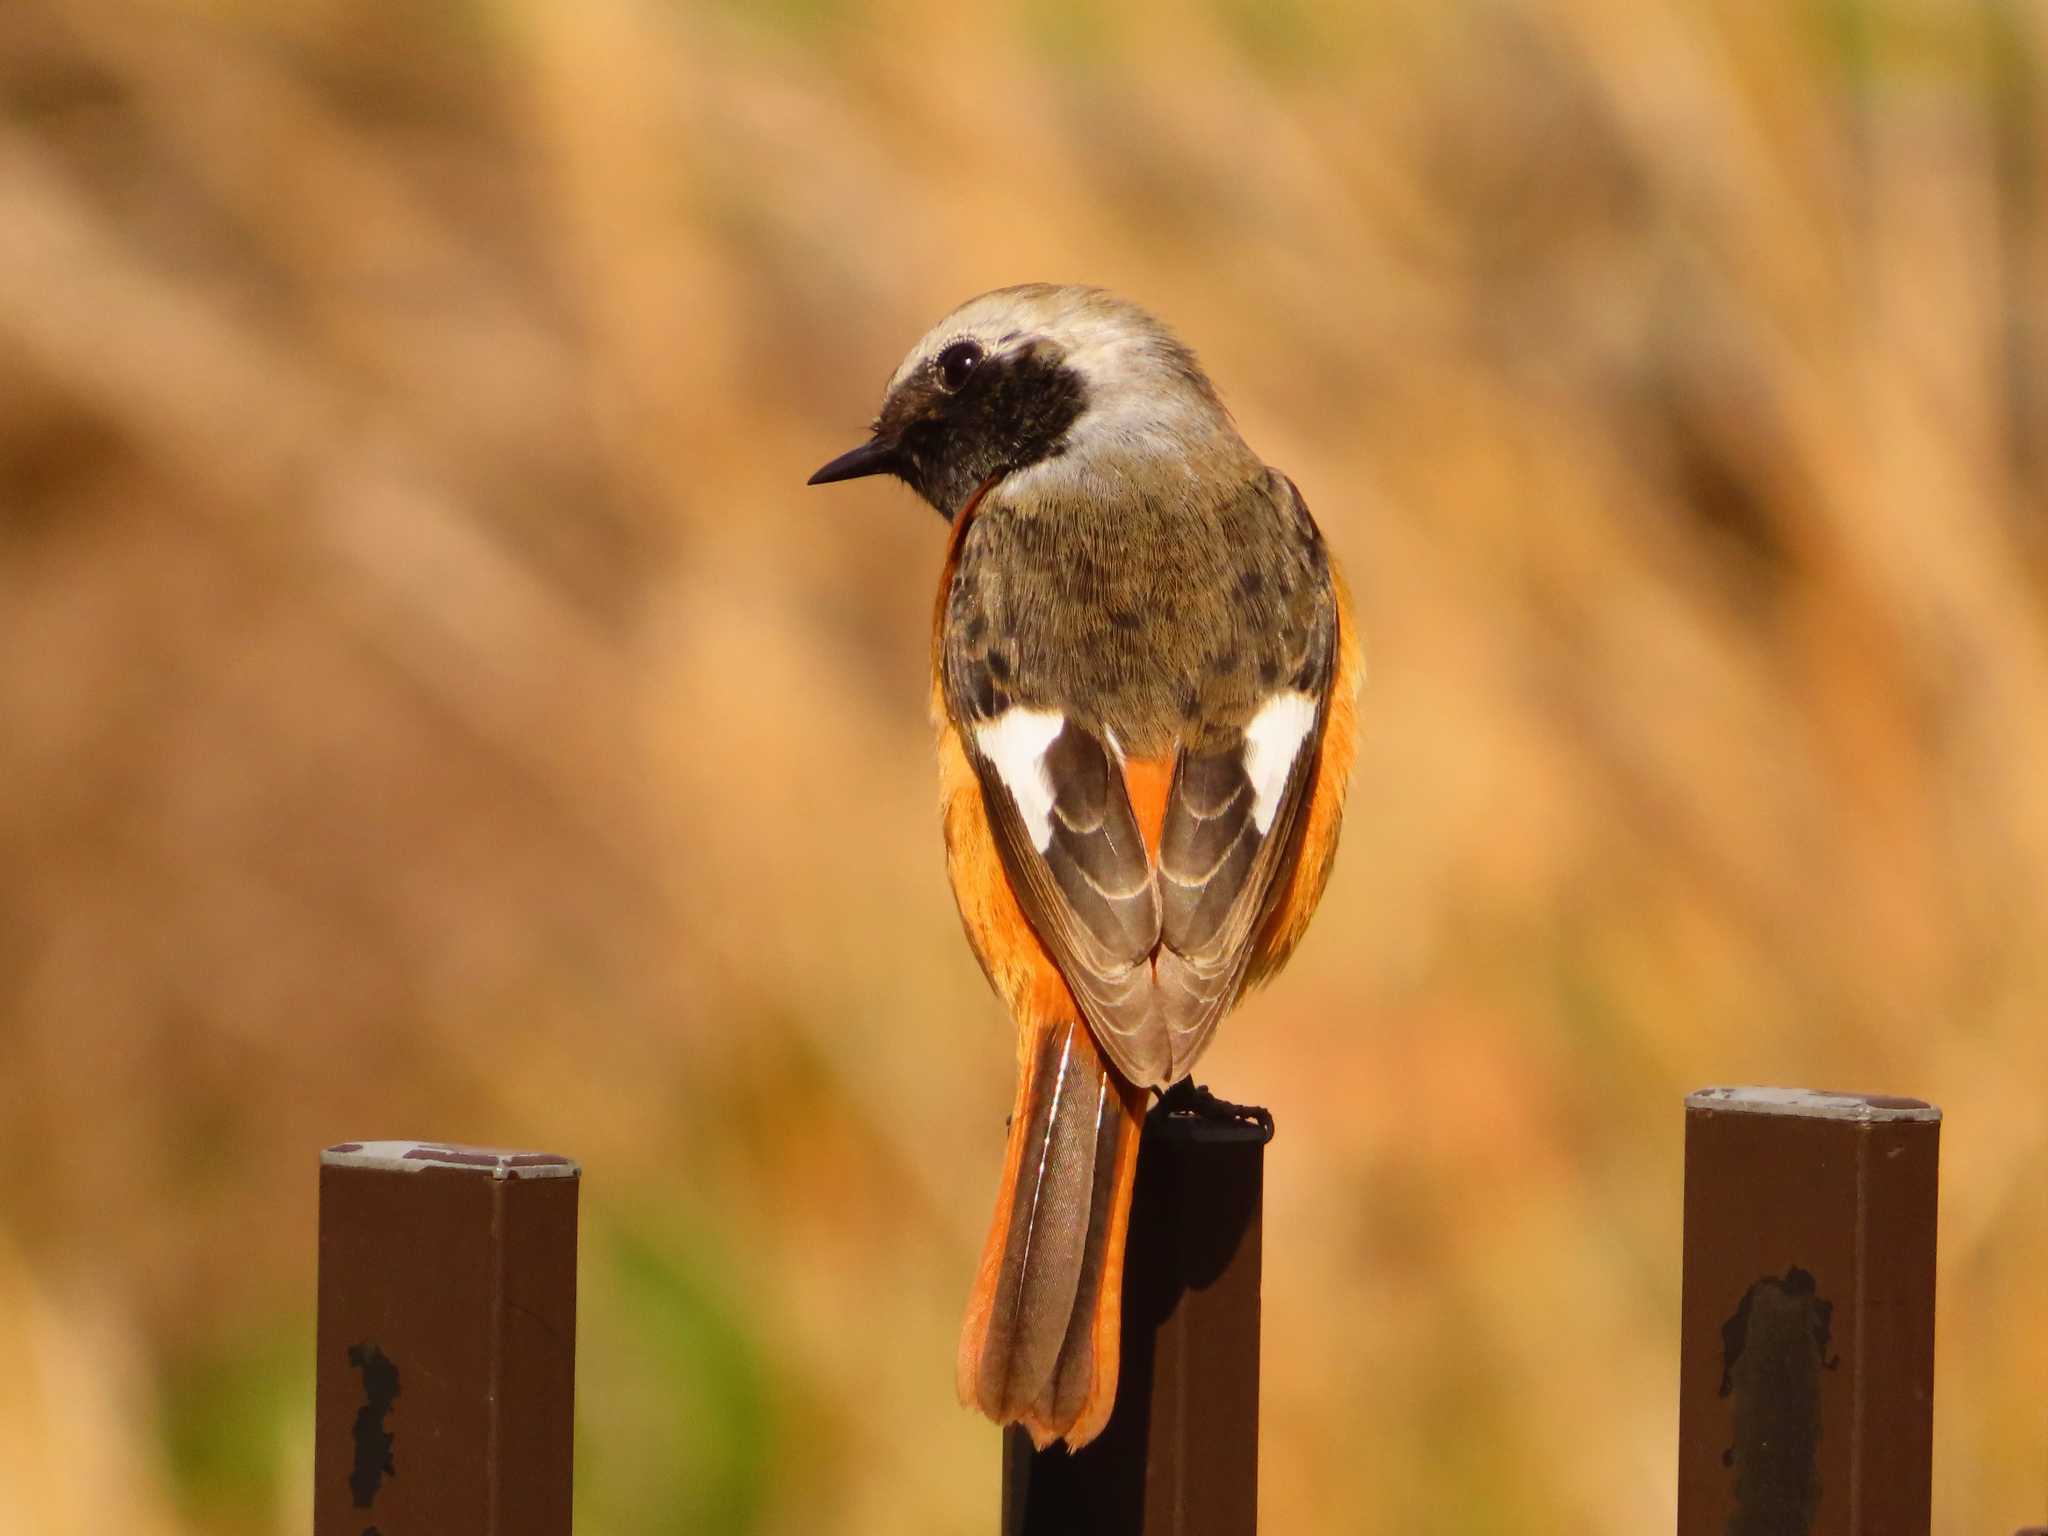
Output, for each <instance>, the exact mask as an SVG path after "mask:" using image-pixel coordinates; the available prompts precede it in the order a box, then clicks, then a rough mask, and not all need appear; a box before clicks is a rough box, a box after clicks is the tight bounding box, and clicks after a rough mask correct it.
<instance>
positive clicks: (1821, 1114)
mask: <svg viewBox="0 0 2048 1536" xmlns="http://www.w3.org/2000/svg"><path fill="white" fill-rule="evenodd" d="M1685 1107H1686V1108H1687V1109H1688V1110H1705V1111H1708V1112H1711V1113H1715V1114H1737V1115H1795V1116H1800V1117H1802V1118H1805V1119H1811V1120H1865V1121H1898V1120H1932V1121H1939V1120H1940V1119H1941V1110H1940V1108H1939V1107H1938V1106H1936V1105H1933V1104H1929V1103H1928V1102H1927V1101H1926V1100H1925V1099H1908V1098H1903V1097H1901V1096H1900V1095H1898V1094H1894V1093H1840V1092H1837V1091H1834V1090H1832V1089H1826V1088H1702V1089H1700V1090H1699V1091H1698V1092H1696V1093H1689V1094H1687V1095H1686V1096H1685Z"/></svg>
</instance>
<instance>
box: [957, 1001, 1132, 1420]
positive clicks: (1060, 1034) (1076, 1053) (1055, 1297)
mask: <svg viewBox="0 0 2048 1536" xmlns="http://www.w3.org/2000/svg"><path fill="white" fill-rule="evenodd" d="M1019 1078H1020V1080H1019V1082H1018V1085H1017V1106H1016V1112H1015V1113H1014V1114H1013V1115H1012V1117H1011V1120H1010V1143H1009V1150H1008V1155H1007V1156H1006V1157H1005V1159H1004V1168H1003V1183H1002V1190H1001V1194H1000V1196H999V1197H998V1199H997V1202H996V1213H995V1219H994V1221H993V1222H992V1223H991V1224H990V1227H989V1236H988V1243H987V1246H986V1247H985V1248H984V1250H983V1253H982V1260H981V1267H980V1270H979V1272H978V1274H977V1278H976V1283H975V1287H974V1295H973V1298H972V1300H971V1301H970V1303H969V1305H968V1310H967V1324H966V1327H965V1329H964V1330H963V1332H962V1336H961V1341H960V1396H961V1400H962V1401H963V1402H965V1403H968V1404H971V1405H973V1406H975V1407H978V1408H980V1409H981V1411H982V1412H983V1413H986V1414H987V1415H988V1416H989V1417H990V1418H992V1419H994V1420H995V1421H996V1422H997V1423H999V1424H1006V1423H1011V1422H1021V1423H1022V1424H1024V1426H1025V1427H1026V1428H1027V1429H1029V1430H1030V1431H1031V1435H1032V1438H1033V1439H1034V1440H1035V1441H1037V1442H1038V1444H1039V1445H1041V1446H1043V1445H1047V1444H1050V1443H1051V1442H1052V1441H1053V1440H1055V1439H1061V1438H1064V1439H1065V1440H1066V1441H1067V1443H1068V1444H1069V1445H1070V1446H1075V1447H1078V1446H1080V1445H1084V1444H1086V1443H1087V1442H1088V1441H1089V1440H1091V1439H1093V1438H1094V1437H1095V1435H1096V1434H1098V1433H1100V1431H1101V1429H1102V1427H1103V1425H1104V1424H1106V1423H1107V1422H1108V1419H1109V1411H1110V1408H1111V1406H1112V1404H1113V1403H1114V1401H1115V1397H1116V1369H1117V1349H1118V1342H1119V1339H1118V1335H1119V1329H1120V1320H1121V1311H1122V1303H1123V1249H1124V1233H1125V1230H1126V1228H1127V1225H1128V1222H1129V1217H1130V1206H1131V1186H1132V1183H1133V1180H1134V1179H1135V1177H1136V1173H1137V1154H1138V1132H1139V1127H1140V1124H1141V1122H1142V1119H1143V1115H1144V1105H1145V1094H1144V1091H1143V1090H1142V1089H1135V1088H1132V1087H1131V1086H1130V1085H1129V1084H1127V1083H1126V1082H1124V1081H1123V1079H1122V1078H1121V1077H1119V1076H1118V1075H1117V1073H1116V1071H1115V1070H1114V1068H1112V1067H1111V1066H1110V1065H1109V1064H1108V1063H1107V1062H1106V1061H1105V1060H1104V1059H1103V1057H1102V1054H1101V1052H1100V1051H1099V1050H1098V1049H1097V1048H1096V1045H1095V1042H1094V1040H1093V1038H1092V1037H1090V1035H1089V1033H1088V1030H1087V1027H1086V1026H1085V1025H1083V1024H1079V1023H1076V1022H1072V1021H1061V1022H1059V1023H1056V1024H1053V1025H1051V1026H1048V1027H1046V1028H1044V1029H1042V1030H1041V1031H1038V1032H1037V1033H1036V1034H1035V1036H1034V1038H1033V1039H1032V1040H1030V1041H1029V1042H1028V1043H1027V1049H1026V1051H1025V1052H1024V1062H1023V1071H1022V1072H1021V1073H1020V1074H1019Z"/></svg>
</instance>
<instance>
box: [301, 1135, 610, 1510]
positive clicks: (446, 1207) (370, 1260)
mask: <svg viewBox="0 0 2048 1536" xmlns="http://www.w3.org/2000/svg"><path fill="white" fill-rule="evenodd" d="M580 1182H581V1180H580V1178H579V1171H578V1169H577V1166H576V1164H574V1163H573V1162H571V1161H570V1160H569V1159H568V1158H566V1157H556V1156H554V1155H553V1154H551V1153H544V1152H500V1151H493V1150H488V1149H484V1148H477V1147H454V1146H447V1145H444V1144H441V1143H435V1142H424V1143H423V1142H410V1141H373V1142H344V1143H343V1144H342V1145H340V1146H337V1147H329V1148H328V1149H327V1150H326V1151H325V1152H323V1153H321V1154H320V1322H319V1332H318V1352H319V1355H318V1365H317V1370H316V1383H315V1387H314V1413H313V1434H314V1451H313V1478H314V1493H313V1530H314V1533H315V1536H569V1483H570V1469H571V1433H570V1431H571V1425H572V1423H573V1421H574V1413H573V1408H574V1392H575V1373H576V1197H577V1191H578V1186H579V1184H580Z"/></svg>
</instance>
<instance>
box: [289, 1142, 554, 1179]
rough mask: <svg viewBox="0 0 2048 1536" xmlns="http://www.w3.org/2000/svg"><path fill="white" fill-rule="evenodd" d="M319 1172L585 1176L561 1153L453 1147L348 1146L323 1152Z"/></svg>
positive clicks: (416, 1144)
mask: <svg viewBox="0 0 2048 1536" xmlns="http://www.w3.org/2000/svg"><path fill="white" fill-rule="evenodd" d="M320 1166H321V1167H323V1168H374V1169H377V1170H379V1171H380V1172H383V1173H419V1172H421V1171H423V1170H425V1169H428V1168H435V1169H441V1170H444V1171H450V1172H456V1173H474V1174H481V1175H482V1176H484V1177H485V1178H491V1179H573V1178H576V1177H578V1176H579V1175H581V1174H582V1172H583V1170H582V1168H581V1167H579V1166H578V1165H577V1163H576V1161H575V1159H574V1158H568V1157H563V1156H562V1155H561V1154H559V1153H556V1152H522V1151H519V1150H516V1149H514V1148H510V1147H466V1146H461V1145H459V1144H457V1143H455V1142H448V1141H344V1142H340V1143H337V1144H336V1145H334V1146H331V1147H327V1148H324V1149H322V1151H321V1153H320Z"/></svg>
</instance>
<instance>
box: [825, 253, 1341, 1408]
mask: <svg viewBox="0 0 2048 1536" xmlns="http://www.w3.org/2000/svg"><path fill="white" fill-rule="evenodd" d="M874 474H892V475H895V476H897V477H899V478H900V479H902V480H904V481H905V482H907V483H908V484H909V485H910V486H911V487H912V489H914V490H915V491H917V493H918V494H919V495H921V496H922V497H924V499H925V500H926V501H928V502H930V503H931V504H932V505H933V506H934V507H936V508H937V509H938V511H939V514H940V516H942V517H944V518H945V519H946V520H947V521H948V522H949V523H950V524H951V525H952V532H951V537H950V538H949V539H948V541H947V546H946V558H945V563H944V566H943V567H942V569H941V571H940V575H939V592H938V604H937V609H936V611H935V613H934V615H933V623H932V674H933V675H932V710H933V715H934V717H935V719H936V722H937V725H938V731H939V778H940V784H941V793H942V800H943V815H944V826H945V838H946V856H947V865H948V869H949V872H950V874H951V876H952V882H953V894H954V898H955V899H956V900H957V901H958V903H959V906H960V916H961V919H962V921H963V922H964V924H965V926H966V929H967V938H968V942H969V943H970V944H972V945H973V947H974V953H975V955H976V956H977V957H978V958H979V959H980V961H981V965H982V969H983V970H984V971H986V972H987V973H988V978H989V982H990V983H991V985H993V986H994V988H995V990H996V992H997V993H998V994H999V995H1000V996H1001V997H1002V999H1003V1001H1004V1002H1005V1003H1006V1004H1008V1005H1009V1009H1010V1013H1011V1015H1012V1016H1013V1017H1014V1019H1015V1020H1016V1024H1017V1034H1018V1066H1019V1071H1018V1081H1017V1100H1016V1109H1015V1113H1014V1114H1013V1115H1012V1116H1011V1119H1010V1137H1009V1148H1008V1153H1007V1156H1006V1157H1005V1159H1004V1164H1003V1175H1002V1184H1001V1188H1000V1190H999V1192H998V1195H997V1199H996V1210H995V1219H994V1221H993V1222H992V1223H991V1224H990V1227H989V1235H988V1242H987V1245H986V1247H985V1248H984V1250H983V1252H982V1258H981V1267H980V1270H979V1272H978V1273H977V1275H976V1277H975V1283H974V1293H973V1296H972V1297H971V1299H970V1300H969V1303H968V1308H967V1322H966V1327H965V1329H964V1331H963V1333H962V1337H961V1340H960V1359H959V1387H960V1396H961V1399H962V1401H963V1402H966V1403H969V1404H973V1405H976V1406H978V1407H979V1408H980V1409H981V1410H982V1412H984V1413H986V1414H987V1415H988V1416H989V1417H990V1418H992V1419H994V1420H996V1422H998V1423H1003V1424H1006V1423H1011V1422H1017V1423H1022V1424H1023V1425H1024V1426H1025V1427H1026V1428H1027V1429H1029V1430H1030V1432H1031V1435H1032V1437H1033V1439H1034V1440H1035V1441H1036V1442H1037V1443H1038V1444H1039V1445H1040V1446H1041V1447H1043V1446H1045V1445H1048V1444H1050V1443H1051V1442H1052V1441H1053V1440H1055V1439H1064V1440H1065V1441H1066V1443H1067V1444H1068V1445H1069V1446H1070V1447H1079V1446H1081V1445H1085V1444H1086V1443H1087V1442H1088V1441H1089V1440H1091V1439H1093V1438H1094V1437H1095V1436H1096V1435H1097V1434H1098V1433H1100V1432H1101V1430H1102V1427H1103V1425H1104V1424H1105V1423H1107V1422H1108V1419H1109V1412H1110V1408H1111V1405H1112V1404H1113V1403H1114V1401H1115V1398H1116V1375H1117V1348H1118V1328H1119V1321H1120V1313H1121V1296H1122V1287H1123V1250H1124V1235H1125V1231H1126V1226H1127V1223H1128V1219H1129V1215H1130V1205H1131V1186H1132V1180H1133V1178H1134V1176H1135V1174H1136V1171H1137V1159H1138V1139H1139V1138H1138V1132H1139V1126H1140V1122H1141V1121H1142V1119H1143V1116H1144V1113H1145V1110H1146V1107H1147V1102H1148V1096H1149V1095H1150V1094H1151V1093H1152V1092H1154V1091H1159V1092H1164V1091H1165V1090H1166V1089H1168V1088H1169V1087H1171V1086H1172V1085H1174V1084H1176V1083H1178V1082H1180V1081H1182V1080H1183V1079H1185V1078H1186V1077H1187V1075H1188V1072H1189V1071H1190V1069H1191V1068H1192V1067H1193V1066H1194V1064H1195V1061H1196V1059H1197V1058H1198V1057H1199V1056H1200V1055H1201V1053H1202V1050H1203V1047H1204V1046H1206V1045H1207V1044H1208V1042H1209V1039H1210V1036H1211V1035H1212V1033H1213V1032H1214V1031H1215V1028H1216V1024H1217V1021H1218V1020H1219V1019H1221V1018H1222V1017H1223V1015H1224V1014H1225V1013H1226V1012H1228V1011H1229V1009H1230V1007H1231V1005H1232V1004H1234V1003H1235V1002H1236V1001H1237V999H1238V996H1239V994H1240V993H1242V992H1243V991H1244V989H1245V987H1246V986H1247V985H1248V984H1250V983H1252V982H1256V981H1258V980H1260V979H1261V978H1262V977H1265V976H1267V975H1270V974H1271V973H1272V972H1273V971H1274V970H1275V969H1277V968H1278V967H1279V966H1280V965H1281V963H1282V962H1284V961H1285V960H1286V958H1287V957H1288V955H1289V954H1290V953H1291V952H1292V951H1293V949H1294V947H1295V945H1296V943H1297V942H1299V940H1300V938H1301V936H1302V932H1303V930H1304V929H1305V928H1306V927H1307V926H1308V921H1309V918H1310V915H1311V914H1312V913H1313V912H1314V911H1315V907H1316V903H1317V901H1318V899H1319V898H1320V897H1321V895H1322V891H1323V883H1324V881H1325V879H1326V878H1327V877H1328V875H1329V872H1330V862H1331V859H1332V857H1333V855H1334V854H1335V852H1336V847H1337V829H1338V824H1339V821H1340V820H1341V818H1342V815H1343V808H1344V790H1345V784H1346V781H1347V779H1348V778H1349V775H1350V770H1351V760H1352V755H1353V751H1354V699H1355V696H1356V693H1357V690H1358V684H1359V680H1360V675H1361V674H1360V665H1359V660H1358V648H1357V643H1356V639H1355V637H1354V634H1353V630H1352V621H1351V615H1350V612H1349V609H1348V606H1347V602H1346V597H1345V590H1344V584H1343V582H1342V580H1341V579H1340V578H1339V576H1338V574H1337V570H1336V566H1335V564H1334V563H1333V562H1332V560H1331V558H1330V554H1329V551H1328V550H1327V548H1326V547H1325V546H1324V543H1323V537H1322V534H1321V533H1320V532H1319V531H1318V529H1317V528H1316V525H1315V521H1314V520H1313V519H1312V518H1311V517H1310V516H1309V512H1308V508H1307V507H1306V506H1305V505H1303V503H1302V499H1301V493H1300V492H1299V491H1297V490H1296V489H1295V486H1294V482H1293V481H1291V480H1289V479H1288V478H1287V477H1286V476H1285V475H1283V474H1281V473H1279V472H1278V471H1277V470H1273V469H1269V468H1268V467H1267V466H1266V465H1264V464H1263V463H1261V462H1260V461H1259V457H1258V455H1257V454H1255V453H1253V452H1252V451H1251V449H1249V448H1248V447H1246V446H1245V443H1244V440H1243V439H1242V438H1241V437H1239V436H1238V434H1237V429H1236V427H1235V426H1234V425H1233V424H1232V422H1231V419H1230V414H1229V412H1227V411H1226V410H1225V409H1224V408H1223V404H1222V402H1221V401H1220V400H1219V399H1218V398H1217V395H1216V390H1215V388H1214V387H1213V386H1212V385H1211V384H1210V382H1209V380H1208V377H1207V376H1206V375H1205V374H1204V373H1203V372H1202V369H1201V367H1200V365H1199V364H1198V363H1197V362H1196V361H1195V356H1194V354H1193V353H1192V352H1191V351H1189V350H1188V348H1187V347H1185V346H1184V345H1182V344H1181V343H1180V342H1179V341H1177V340H1176V339H1175V338H1174V337H1173V336H1172V335H1171V334H1170V333H1169V332H1168V331H1167V330H1166V328H1165V327H1164V326H1163V325H1161V324H1160V323H1159V322H1158V321H1157V320H1155V319H1153V318H1152V317H1151V316H1150V315H1148V314H1146V313H1145V312H1144V311H1142V310H1140V309H1138V308H1137V307H1135V306H1134V305H1131V304H1128V303H1126V302H1124V301H1123V300H1120V299H1117V298H1114V297H1112V296H1111V295H1109V294H1106V293H1103V292H1102V291H1100V290H1099V289H1094V288H1073V287H1056V286H1052V285H1047V284H1032V285H1029V286H1025V287H1019V288H1004V289H1000V290H998V291H997V292H994V293H988V294H983V295H982V296H981V297H980V298H978V299H972V300H970V301H968V302H967V303H966V304H963V305H962V306H961V307H960V308H958V309H956V310H955V311H953V313H952V314H950V315H948V316H947V317H946V318H945V319H944V320H942V321H940V322H939V324H938V325H937V326H936V327H934V328H933V330H932V331H931V333H930V334H929V335H927V336H926V337H925V338H924V339H923V340H922V341H920V342H919V343H918V344H917V345H916V347H914V348H913V349H912V350H911V353H910V356H909V357H908V358H906V359H905V360H904V363H903V366H902V367H900V368H898V369H897V370H896V376H895V377H894V378H893V379H891V380H890V381H889V387H888V391H887V394H886V396H885V397H884V399H883V402H882V410H881V415H880V416H879V417H878V418H877V419H876V421H875V424H874V433H873V436H872V437H871V438H870V440H869V441H867V442H866V443H863V444H862V445H861V446H860V447H858V448H855V449H854V450H853V451H852V452H851V453H847V454H843V455H841V456H840V457H839V458H836V459H834V460H833V461H832V462H831V463H829V464H827V465H826V466H825V467H824V468H823V469H821V470H819V471H818V472H817V473H816V474H815V475H813V476H812V477H811V483H812V484H813V485H819V484H824V483H826V482H828V481H835V480H851V479H853V478H855V477H857V476H861V475H874Z"/></svg>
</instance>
